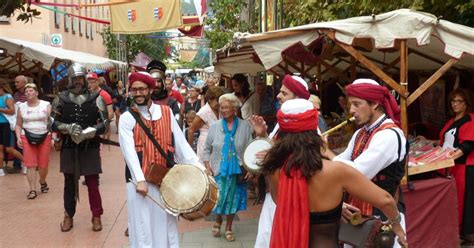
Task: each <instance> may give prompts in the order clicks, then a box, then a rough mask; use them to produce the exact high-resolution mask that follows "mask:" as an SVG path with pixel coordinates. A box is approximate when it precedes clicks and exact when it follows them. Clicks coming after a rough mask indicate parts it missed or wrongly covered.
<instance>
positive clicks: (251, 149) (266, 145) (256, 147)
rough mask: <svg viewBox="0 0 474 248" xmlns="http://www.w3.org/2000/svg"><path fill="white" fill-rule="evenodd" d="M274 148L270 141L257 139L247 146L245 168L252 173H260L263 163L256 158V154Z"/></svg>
mask: <svg viewBox="0 0 474 248" xmlns="http://www.w3.org/2000/svg"><path fill="white" fill-rule="evenodd" d="M271 147H272V144H271V140H269V139H255V140H253V141H252V142H250V144H249V145H248V146H247V148H246V149H245V152H244V166H245V168H246V169H247V170H248V171H250V172H252V173H259V172H260V171H261V167H260V165H259V163H261V162H262V161H260V160H258V159H257V158H256V157H255V154H257V152H260V151H264V150H268V149H270V148H271Z"/></svg>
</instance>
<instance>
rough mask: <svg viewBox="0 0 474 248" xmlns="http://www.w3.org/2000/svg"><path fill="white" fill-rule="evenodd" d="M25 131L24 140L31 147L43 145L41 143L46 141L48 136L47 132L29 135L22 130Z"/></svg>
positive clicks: (29, 133)
mask: <svg viewBox="0 0 474 248" xmlns="http://www.w3.org/2000/svg"><path fill="white" fill-rule="evenodd" d="M23 130H24V131H25V136H26V139H27V140H28V143H30V144H31V145H39V144H41V143H43V141H44V140H45V139H46V137H47V136H48V132H46V133H43V134H36V133H31V132H28V131H26V129H23Z"/></svg>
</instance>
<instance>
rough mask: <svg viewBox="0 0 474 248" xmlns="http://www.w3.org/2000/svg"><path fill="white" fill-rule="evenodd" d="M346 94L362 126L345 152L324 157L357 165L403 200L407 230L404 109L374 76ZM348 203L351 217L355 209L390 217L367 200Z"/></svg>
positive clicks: (347, 215) (346, 210)
mask: <svg viewBox="0 0 474 248" xmlns="http://www.w3.org/2000/svg"><path fill="white" fill-rule="evenodd" d="M346 95H347V97H348V102H349V103H350V110H349V111H350V113H351V115H352V116H354V117H355V121H354V122H355V123H356V124H357V125H358V126H360V127H361V128H359V129H358V130H357V131H356V132H355V133H354V135H353V136H352V139H351V141H350V142H349V144H348V146H347V148H346V150H345V151H344V152H342V153H341V154H339V155H338V156H335V154H334V153H333V152H332V151H330V150H329V149H326V151H325V152H323V156H325V157H327V158H329V159H331V160H333V161H340V162H343V163H346V164H348V165H350V166H352V167H354V168H355V169H357V170H358V171H359V172H361V173H362V174H364V175H365V176H366V177H367V178H369V179H372V180H373V181H374V183H375V184H377V186H379V187H380V188H382V189H384V190H386V191H387V192H388V193H390V194H391V195H392V196H393V197H394V198H395V199H399V201H398V206H397V207H398V209H399V210H400V213H401V226H402V228H403V229H404V230H406V228H405V216H404V214H403V213H404V211H405V206H404V204H403V201H402V198H401V197H399V196H400V195H401V191H400V190H399V185H400V180H401V178H402V177H403V175H404V171H405V167H404V164H405V154H406V150H407V149H406V143H407V141H406V138H405V135H404V134H403V131H402V130H401V129H400V128H399V125H400V108H399V106H398V105H397V102H396V100H395V98H394V97H393V95H392V94H391V93H390V92H389V90H388V89H387V88H386V87H384V86H380V85H379V84H378V83H377V82H375V81H374V80H372V79H357V80H355V81H354V82H353V83H352V84H350V85H348V86H347V87H346ZM347 203H349V204H350V205H346V204H345V205H344V206H343V211H342V215H343V216H344V217H345V218H346V219H350V218H351V216H352V214H353V212H361V214H362V215H363V216H371V215H375V216H381V218H382V219H383V220H386V217H385V216H382V213H381V211H380V210H378V209H376V208H373V207H372V206H371V205H370V204H368V203H366V202H362V201H360V200H358V199H355V198H352V197H350V196H349V198H348V202H347ZM345 247H348V246H347V245H345ZM394 247H400V244H399V243H398V242H395V245H394Z"/></svg>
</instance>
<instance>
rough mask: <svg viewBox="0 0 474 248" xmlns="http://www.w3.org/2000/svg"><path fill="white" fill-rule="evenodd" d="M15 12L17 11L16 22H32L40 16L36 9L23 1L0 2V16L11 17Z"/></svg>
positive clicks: (3, 0) (9, 0)
mask: <svg viewBox="0 0 474 248" xmlns="http://www.w3.org/2000/svg"><path fill="white" fill-rule="evenodd" d="M15 11H19V12H20V14H18V16H17V18H16V19H17V20H18V21H24V22H25V23H28V21H31V22H33V18H34V17H37V16H39V15H40V14H41V12H39V11H38V10H37V9H33V8H31V6H30V2H26V1H24V0H0V16H7V17H10V16H12V15H13V14H14V13H15Z"/></svg>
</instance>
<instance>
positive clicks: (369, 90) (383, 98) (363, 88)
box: [346, 83, 400, 126]
mask: <svg viewBox="0 0 474 248" xmlns="http://www.w3.org/2000/svg"><path fill="white" fill-rule="evenodd" d="M346 95H347V96H354V97H357V98H361V99H364V100H367V101H372V102H376V103H378V104H381V105H382V106H383V107H384V108H385V112H386V114H387V115H388V116H389V117H390V119H392V120H393V121H394V122H395V123H396V124H397V125H398V126H400V107H399V106H398V104H397V101H396V100H395V97H393V95H392V94H391V93H390V91H389V90H388V89H387V87H384V86H380V85H374V84H371V83H357V84H350V85H348V86H347V87H346Z"/></svg>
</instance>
